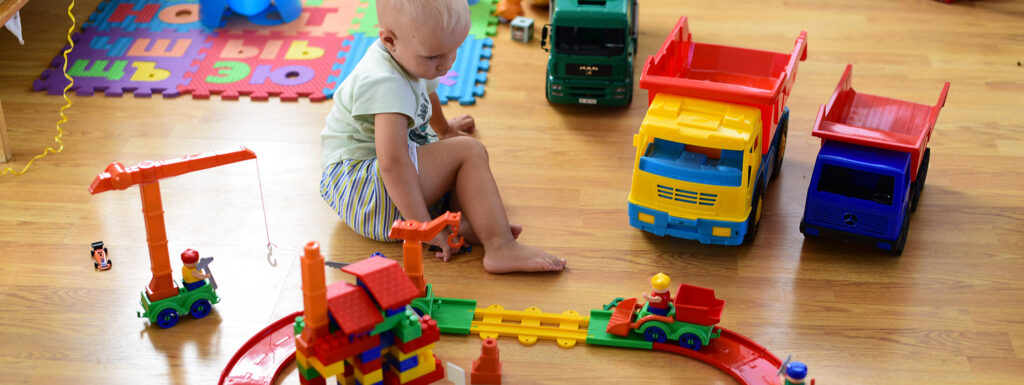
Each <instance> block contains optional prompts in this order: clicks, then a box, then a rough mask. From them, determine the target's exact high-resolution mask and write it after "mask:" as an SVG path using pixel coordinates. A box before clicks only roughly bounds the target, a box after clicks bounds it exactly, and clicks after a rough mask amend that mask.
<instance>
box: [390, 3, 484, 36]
mask: <svg viewBox="0 0 1024 385" xmlns="http://www.w3.org/2000/svg"><path fill="white" fill-rule="evenodd" d="M377 19H378V20H379V22H380V26H381V28H392V29H394V28H396V27H399V26H400V25H403V26H404V25H408V24H409V23H422V24H423V25H424V26H428V27H431V28H437V29H438V30H440V31H443V32H452V31H456V30H458V29H459V28H464V27H466V26H468V25H469V24H470V19H469V3H468V2H467V0H377Z"/></svg>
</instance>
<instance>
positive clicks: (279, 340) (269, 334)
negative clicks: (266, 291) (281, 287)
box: [217, 311, 302, 385]
mask: <svg viewBox="0 0 1024 385" xmlns="http://www.w3.org/2000/svg"><path fill="white" fill-rule="evenodd" d="M301 315H302V311H297V312H294V313H292V314H289V315H287V316H284V317H282V318H281V319H279V320H277V321H276V322H274V323H272V324H270V325H269V326H267V327H265V328H263V330H260V331H259V333H256V335H254V336H252V338H249V340H248V341H246V342H245V344H244V345H242V347H241V348H239V349H238V351H237V352H235V355H234V356H232V357H231V360H229V361H228V364H227V366H225V367H224V370H223V371H221V373H220V380H218V381H217V385H271V384H273V383H274V380H275V378H276V377H277V376H278V375H279V374H281V371H282V370H284V367H285V366H288V364H290V363H292V360H294V359H295V329H294V325H295V317H298V316H301Z"/></svg>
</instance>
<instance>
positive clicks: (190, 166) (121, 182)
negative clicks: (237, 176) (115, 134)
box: [89, 146, 256, 194]
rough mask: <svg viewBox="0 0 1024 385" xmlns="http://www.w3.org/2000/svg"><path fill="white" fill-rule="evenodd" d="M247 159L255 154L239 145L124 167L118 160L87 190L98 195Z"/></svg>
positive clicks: (93, 181) (254, 157)
mask: <svg viewBox="0 0 1024 385" xmlns="http://www.w3.org/2000/svg"><path fill="white" fill-rule="evenodd" d="M249 159H256V153H255V152H253V151H252V150H250V149H248V148H245V147H241V146H239V147H238V148H237V149H232V150H229V151H214V152H207V153H202V154H195V155H188V156H183V157H181V158H176V159H168V160H164V161H152V160H147V161H143V162H141V163H139V165H137V166H134V167H128V168H125V167H124V165H122V164H121V163H117V162H114V163H111V164H110V165H109V166H107V169H106V170H104V172H102V173H100V174H99V175H97V176H96V178H95V179H93V180H92V184H91V185H89V193H91V194H99V193H101V192H105V191H110V190H124V189H127V188H128V187H131V186H134V185H137V184H145V183H150V182H155V181H158V180H160V179H163V178H170V177H172V176H178V175H181V174H187V173H190V172H192V171H199V170H205V169H208V168H213V167H217V166H223V165H225V164H230V163H235V162H240V161H243V160H249Z"/></svg>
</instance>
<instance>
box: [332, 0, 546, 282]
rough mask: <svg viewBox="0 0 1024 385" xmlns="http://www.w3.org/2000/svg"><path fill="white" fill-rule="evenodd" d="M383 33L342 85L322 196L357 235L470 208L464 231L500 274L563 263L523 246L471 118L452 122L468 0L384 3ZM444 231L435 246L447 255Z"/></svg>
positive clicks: (381, 236) (380, 11)
mask: <svg viewBox="0 0 1024 385" xmlns="http://www.w3.org/2000/svg"><path fill="white" fill-rule="evenodd" d="M377 18H378V21H379V27H380V38H379V39H378V40H377V41H376V42H374V43H373V45H372V46H371V47H370V48H369V50H368V51H367V52H366V55H365V56H363V58H362V60H361V61H360V62H359V64H357V65H356V67H355V68H354V69H353V71H352V73H351V74H350V75H349V76H348V77H347V78H346V79H345V81H343V82H342V83H341V85H339V86H338V89H337V90H336V91H335V93H334V104H333V107H332V108H331V112H330V114H329V115H328V116H327V122H326V127H325V128H324V130H323V132H322V133H321V139H322V151H323V154H322V159H321V166H322V167H323V174H322V176H321V181H320V193H321V195H322V196H323V198H324V200H325V201H327V203H328V204H330V206H331V208H333V209H334V210H335V211H336V212H337V213H338V215H340V216H341V218H342V220H344V221H345V223H347V224H348V225H349V226H350V227H352V229H353V230H355V231H356V232H357V233H359V234H361V235H363V236H365V237H368V238H372V239H375V240H378V241H387V240H389V239H388V237H387V235H388V232H389V231H390V229H391V224H392V223H393V222H394V221H395V220H396V219H402V218H405V219H412V220H417V221H421V222H428V221H430V219H431V218H433V217H435V216H437V215H440V214H441V213H443V212H444V211H445V208H446V206H447V207H450V209H451V210H452V211H462V213H463V223H461V224H460V233H462V235H463V236H465V238H466V240H467V241H469V242H470V243H475V244H483V245H484V269H486V270H487V271H489V272H492V273H506V272H513V271H557V270H562V269H563V268H564V267H565V260H564V259H559V258H555V257H553V256H551V255H550V254H548V253H546V252H544V251H543V250H540V249H538V248H535V247H531V246H526V245H523V244H521V243H519V242H518V241H517V240H516V238H517V237H518V236H519V233H520V232H521V231H522V227H521V226H518V225H515V224H510V223H509V222H508V216H507V215H506V213H505V207H504V204H503V203H502V201H501V196H500V195H499V194H498V186H497V185H496V184H495V182H494V176H493V175H492V174H491V169H490V166H489V165H488V155H487V150H486V149H485V148H484V146H483V144H481V143H480V142H479V141H477V140H476V139H474V138H473V137H471V136H469V134H471V133H472V132H473V130H474V129H475V128H476V124H475V122H474V121H473V118H472V117H470V116H468V115H462V116H458V117H455V118H453V119H451V120H446V119H445V117H444V114H443V113H442V112H441V104H440V100H439V99H438V97H437V93H436V92H435V90H436V89H437V84H438V83H437V78H438V77H440V76H443V75H445V74H446V73H447V72H448V70H449V69H450V68H451V66H452V64H453V63H454V61H455V53H456V50H457V49H458V48H459V45H461V44H462V41H463V40H465V39H466V36H467V35H468V34H469V27H470V20H469V6H468V4H467V1H466V0H377ZM449 234H450V232H449V231H448V230H447V229H446V230H443V231H441V233H439V234H438V235H437V236H436V237H434V239H433V240H432V241H431V242H430V244H432V245H435V246H438V247H440V248H441V251H439V252H438V253H437V257H439V258H443V259H444V260H445V261H447V260H448V258H449V257H451V254H452V250H451V248H450V247H449V246H448V244H447V242H446V239H447V237H448V235H449Z"/></svg>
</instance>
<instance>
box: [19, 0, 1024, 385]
mask: <svg viewBox="0 0 1024 385" xmlns="http://www.w3.org/2000/svg"><path fill="white" fill-rule="evenodd" d="M98 3H99V1H98V0H80V1H78V2H77V6H76V12H75V14H76V15H77V16H78V18H79V22H81V21H82V20H84V19H85V17H86V16H87V15H88V14H89V13H90V12H91V11H92V10H94V9H95V8H96V5H97V4H98ZM641 3H642V4H641V9H640V22H641V25H640V35H641V36H640V50H639V55H640V57H646V56H648V55H650V54H651V53H653V52H654V51H655V50H656V49H657V47H659V46H660V44H661V42H662V41H663V39H664V37H665V36H666V34H667V33H668V32H669V30H670V28H671V27H672V26H673V24H674V23H675V22H676V20H677V19H678V17H679V16H681V15H686V16H689V17H690V26H691V30H692V32H693V36H694V38H695V40H696V41H699V42H706V43H718V44H725V45H735V46H742V47H750V48H757V49H764V50H771V51H779V52H788V51H789V50H790V49H791V47H792V44H793V41H794V39H795V38H796V36H797V34H798V33H799V32H800V30H806V31H807V33H808V42H809V51H808V52H809V55H808V60H807V61H806V62H805V63H803V64H802V65H801V66H800V71H799V77H798V79H797V82H796V86H795V87H794V89H793V92H792V97H791V99H790V102H789V108H790V110H791V122H790V132H789V146H788V149H787V154H786V161H785V164H784V165H783V166H782V170H783V171H782V174H781V177H780V178H779V179H778V180H777V181H776V183H775V184H774V185H772V186H771V187H769V191H768V193H769V195H768V196H767V198H766V202H765V204H766V208H765V216H764V222H763V224H762V227H761V232H760V234H759V235H758V237H757V240H756V242H754V244H753V245H750V246H739V247H715V246H702V245H699V244H697V243H694V242H688V241H682V240H676V239H663V238H659V237H656V236H652V235H649V234H646V233H644V232H641V231H639V230H636V229H633V228H631V227H630V226H629V224H628V222H627V218H626V195H627V193H628V189H629V182H630V174H631V165H632V161H633V148H632V146H631V137H632V134H633V133H634V132H635V131H636V130H637V127H638V125H639V123H640V121H641V120H642V118H643V115H644V112H645V107H646V103H645V100H646V92H645V91H643V90H640V91H638V95H637V98H636V100H634V102H633V103H632V105H631V106H630V108H627V109H622V110H619V109H597V108H582V107H579V108H578V107H563V106H552V105H549V104H548V103H547V102H546V101H545V100H544V66H545V60H546V54H545V52H544V51H542V50H541V49H540V48H539V47H538V46H537V44H536V41H535V42H534V44H530V45H523V44H519V43H516V42H512V41H510V40H509V37H508V36H509V35H508V29H507V27H504V26H503V27H499V30H498V31H499V32H498V36H497V37H495V46H496V47H495V48H494V60H493V61H492V63H491V64H492V65H491V71H490V74H489V82H488V84H487V94H486V96H484V97H483V98H481V99H479V100H478V102H477V105H476V106H471V107H460V106H449V107H446V114H447V115H448V116H449V117H451V116H455V115H456V114H459V113H470V114H473V116H474V117H475V118H476V121H477V124H478V127H479V135H478V138H479V139H480V140H482V141H483V142H484V143H485V144H486V145H487V147H488V149H489V150H490V154H491V163H492V164H491V166H492V168H493V170H494V174H495V176H496V178H497V180H498V184H499V185H500V186H501V192H502V194H503V198H504V200H505V204H506V206H507V207H508V211H509V215H510V216H511V218H512V220H513V221H515V222H519V223H522V224H523V225H524V226H525V229H526V230H525V232H524V233H523V235H522V238H521V240H522V241H524V242H527V243H530V244H534V245H538V246H541V247H543V248H545V249H547V250H549V251H551V252H552V253H555V254H557V255H559V256H562V257H565V258H567V259H568V260H569V269H568V270H567V271H566V272H564V273H561V274H534V275H518V274H513V275H502V276H495V275H490V274H487V273H485V272H484V271H483V269H482V266H481V256H482V249H481V248H477V249H475V250H474V251H473V253H472V254H470V255H467V256H461V257H458V258H457V259H455V260H454V261H453V262H450V263H447V264H446V263H442V262H439V261H436V260H432V259H431V260H427V261H426V262H425V265H426V266H425V269H426V275H427V279H428V282H432V283H433V284H434V286H435V289H436V290H437V291H438V292H439V293H440V294H441V295H443V296H448V297H458V298H472V299H476V300H478V301H479V305H481V306H487V305H491V304H501V305H503V306H505V307H506V308H508V309H524V308H526V307H530V306H537V307H540V308H541V309H543V310H545V311H549V312H562V311H564V310H569V309H574V310H577V311H580V312H582V313H588V312H589V310H590V309H596V308H600V307H601V306H602V305H603V304H605V303H607V302H609V301H610V300H612V299H613V298H615V297H631V296H637V295H638V294H639V293H641V292H643V291H645V290H647V289H648V286H647V278H648V277H649V276H650V275H652V274H654V273H656V272H659V271H661V272H665V273H667V274H669V275H670V276H671V277H672V279H673V280H674V281H673V282H675V283H679V282H687V283H690V284H695V285H700V286H706V287H711V288H714V289H715V290H716V292H717V295H718V296H719V297H721V298H724V299H725V300H726V301H727V304H726V308H725V313H724V317H723V320H722V323H721V325H722V326H724V327H726V328H730V329H732V330H735V331H737V332H739V333H741V334H744V335H746V336H748V337H750V338H752V339H753V340H755V341H757V342H759V343H761V344H762V345H764V346H766V347H767V348H769V349H771V350H772V351H773V352H774V353H775V354H777V355H779V356H780V357H785V356H786V355H789V354H792V355H793V356H794V357H795V358H796V359H798V360H801V361H804V362H806V363H807V364H808V365H809V366H810V373H811V376H813V377H815V378H817V380H818V383H819V384H892V383H897V384H952V383H957V384H1020V383H1021V382H1022V381H1024V380H1022V378H1024V257H1022V254H1024V252H1022V251H1021V250H1022V249H1024V236H1022V233H1024V193H1022V191H1024V171H1022V170H1024V139H1022V135H1024V130H1022V128H1024V126H1022V123H1021V122H1024V67H1021V64H1020V61H1021V60H1024V29H1021V27H1022V26H1024V3H1021V2H1015V1H1010V0H991V1H989V0H977V1H960V2H957V3H954V4H949V5H947V4H943V3H940V2H936V1H930V0H902V1H890V0H866V1H843V0H786V1H779V0H769V1H757V2H754V1H720V0H698V1H669V0H662V1H656V0H642V1H641ZM64 6H65V4H64V3H63V2H60V1H52V0H34V1H31V2H29V3H28V4H27V5H26V6H25V8H24V9H23V10H22V18H23V20H22V21H23V24H24V28H25V40H26V45H25V46H19V45H17V42H16V41H15V39H14V38H13V37H12V36H10V35H9V34H6V32H0V100H3V108H4V115H5V116H6V118H7V125H8V129H9V135H10V141H11V146H12V152H13V155H14V159H13V161H12V163H10V165H13V166H15V167H18V168H20V167H21V166H23V165H24V162H25V161H26V160H27V159H28V158H30V157H31V156H33V155H35V154H37V153H39V152H40V151H41V150H42V149H43V148H44V147H46V146H47V145H49V144H50V143H51V142H52V140H53V135H54V133H55V130H54V123H55V122H56V120H57V118H58V116H57V110H58V108H59V107H60V106H61V105H62V103H63V101H62V100H61V99H60V98H59V97H53V96H48V95H46V94H45V93H37V92H33V91H32V90H31V84H32V80H33V79H34V78H35V77H36V76H37V75H38V74H39V73H40V72H41V71H42V70H43V69H44V68H45V67H46V65H47V63H49V61H50V60H51V58H52V57H53V55H54V54H56V53H57V52H58V49H60V47H61V46H62V45H63V39H64V33H65V32H64V31H66V29H67V20H66V16H62V13H63V10H62V7H64ZM527 11H528V12H529V13H530V14H531V15H532V16H534V17H535V18H536V19H537V24H538V25H543V24H544V23H545V21H546V18H547V16H546V10H544V9H528V10H527ZM538 36H539V34H538ZM847 63H853V64H854V66H855V72H856V76H855V80H854V82H855V87H856V88H857V89H858V90H861V91H864V92H868V93H871V94H877V95H885V96H889V97H893V98H897V99H907V100H911V101H915V102H919V103H924V104H931V103H934V102H935V99H936V98H937V96H938V93H939V90H940V89H941V87H942V83H943V82H944V81H947V80H948V81H950V82H951V83H952V86H951V88H950V93H949V99H948V101H947V104H946V108H945V109H944V110H943V111H942V114H941V115H940V117H939V122H938V125H937V126H936V128H935V134H934V136H933V140H932V144H931V148H932V150H933V151H932V163H931V170H930V174H929V177H928V185H927V188H926V189H925V193H924V195H923V197H922V200H921V207H920V209H919V210H918V211H917V212H916V213H915V215H914V216H913V219H912V220H911V230H910V237H909V241H908V244H907V246H906V252H905V254H904V255H903V256H902V257H900V258H895V257H891V256H889V255H886V254H884V253H882V252H879V251H876V250H874V249H872V248H869V247H861V246H855V245H844V244H841V243H831V242H825V241H819V240H805V239H804V237H803V236H802V235H801V234H800V232H799V231H798V229H797V225H798V223H799V220H800V217H801V214H802V212H803V204H804V196H805V194H806V190H807V184H808V180H809V177H810V172H811V166H812V164H813V161H814V156H815V153H816V150H817V147H818V144H819V141H818V140H816V139H815V138H813V137H811V135H810V129H811V126H812V124H813V121H814V118H815V115H816V113H817V108H818V105H819V104H821V103H824V102H826V101H827V100H828V98H829V96H831V94H832V91H833V89H834V87H835V84H836V82H837V81H838V79H839V76H840V74H841V72H842V70H843V67H844V66H845V65H846V64H847ZM639 71H640V67H639V66H638V67H637V72H638V73H639ZM72 99H73V100H74V106H73V107H72V108H71V109H70V112H69V116H70V121H69V123H68V124H67V125H66V126H65V129H66V131H67V134H66V135H65V136H64V144H65V149H64V151H63V152H62V153H60V154H57V155H50V156H47V157H46V158H44V159H42V160H41V161H38V162H36V163H35V165H34V166H33V167H32V168H31V169H30V170H29V172H28V173H27V174H26V175H24V176H21V177H16V178H15V177H11V176H9V175H8V176H3V177H0V341H2V342H0V383H4V384H26V383H27V384H58V383H75V384H122V383H123V384H137V383H147V384H211V383H214V382H215V381H216V378H217V376H218V375H219V373H220V371H221V369H222V368H223V367H224V365H225V363H226V362H227V360H228V358H229V357H230V356H231V355H232V354H233V353H234V352H235V350H236V349H237V348H238V347H239V346H240V345H241V344H242V343H243V342H244V341H245V340H246V339H248V338H249V337H250V336H251V335H252V334H253V333H255V332H256V331H258V330H259V329H261V328H263V327H264V326H265V325H267V324H269V323H270V322H272V321H273V320H275V319H277V318H279V317H281V316H283V315H285V314H288V313H290V312H292V311H294V310H298V309H301V307H302V300H301V291H300V274H299V273H300V272H299V264H298V263H296V262H297V259H298V258H297V256H298V255H299V254H300V252H301V247H302V245H303V244H304V243H305V242H307V241H309V240H318V241H320V242H321V243H322V245H323V250H324V252H325V253H326V255H327V256H328V258H329V259H331V260H335V261H354V260H358V259H361V258H365V257H367V256H369V255H370V253H372V252H374V251H381V252H383V253H385V254H387V255H389V256H394V257H399V256H400V250H401V247H400V245H399V244H394V243H391V244H382V243H376V242H372V241H368V240H365V239H361V238H360V237H358V236H357V235H355V234H354V233H353V232H352V231H351V230H350V229H349V228H348V227H346V226H345V225H344V224H343V223H341V222H340V221H339V220H338V218H337V217H336V216H335V215H334V214H333V213H332V212H331V210H330V209H329V208H328V206H327V205H326V204H325V203H323V202H322V201H321V199H320V197H319V194H318V182H319V176H320V170H319V160H320V136H319V132H320V130H321V128H322V125H323V119H324V117H325V116H326V114H327V112H328V110H329V108H330V105H329V104H328V103H309V102H308V101H300V102H284V103H282V102H279V101H276V100H272V101H270V102H251V101H249V100H241V101H220V100H217V98H214V99H213V100H192V99H191V98H190V97H187V96H186V97H180V98H177V99H165V100H161V98H160V97H156V98H154V99H136V98H133V97H130V96H129V97H125V98H106V97H102V96H96V97H73V98H72ZM239 145H244V146H248V147H249V148H251V149H253V150H254V151H255V152H256V153H257V154H258V155H259V171H260V172H261V176H262V192H263V196H264V197H265V198H266V218H267V220H268V222H269V229H270V240H271V241H272V242H274V243H275V244H277V245H279V246H280V247H279V248H278V249H277V250H276V251H275V258H277V260H278V262H279V263H278V265H277V267H271V266H269V265H268V263H267V262H266V250H265V244H266V243H267V236H266V232H265V230H264V226H263V222H264V213H263V211H262V209H261V202H260V185H259V179H258V178H257V167H256V163H254V162H244V163H238V164H235V165H230V166H225V167H219V168H215V169H210V170H207V171H202V172H196V173H192V174H189V175H185V176H181V177H177V178H173V179H168V180H165V181H162V182H161V185H162V189H163V199H164V208H165V211H166V213H165V219H166V224H167V233H168V237H169V238H170V244H169V246H170V250H171V253H172V255H177V253H180V252H181V250H183V249H185V248H195V249H198V250H199V251H200V253H202V255H204V256H214V257H215V258H216V262H215V263H214V264H213V265H212V270H213V272H214V274H215V275H216V277H217V280H218V282H219V283H220V285H221V289H219V290H218V292H219V294H220V295H221V296H222V298H223V301H222V302H221V303H220V304H218V305H216V306H215V308H214V312H213V313H212V314H211V315H210V316H209V317H208V318H206V319H203V320H198V321H196V320H192V319H184V320H183V321H182V322H181V323H180V324H179V326H177V327H174V328H173V329H169V330H159V329H157V328H155V327H151V326H149V325H148V322H147V321H145V320H143V319H138V318H136V317H135V311H136V310H138V309H139V308H140V307H139V303H138V299H139V292H140V290H141V289H142V288H143V287H144V286H145V285H146V284H147V283H148V281H149V277H150V273H149V260H148V258H147V249H146V233H145V230H144V226H143V221H142V215H141V213H140V199H139V195H138V193H137V192H136V191H137V189H136V188H133V189H130V190H128V191H124V192H120V191H115V192H108V193H104V194H100V195H97V196H90V195H89V194H88V192H87V186H88V185H89V183H90V182H91V180H92V179H93V177H95V176H96V174H97V173H99V172H101V171H103V169H104V168H105V167H106V165H107V164H109V163H110V162H113V161H119V162H122V163H124V164H126V165H134V164H136V163H138V162H140V161H143V160H161V159H168V158H173V157H177V156H181V155H185V154H191V153H198V152H204V151H209V150H216V149H222V148H229V147H232V146H239ZM98 240H103V241H105V242H106V245H107V246H108V247H109V248H110V256H111V258H112V259H113V261H114V268H113V269H112V270H110V271H106V272H95V271H93V269H91V267H92V264H91V263H90V259H89V257H88V254H89V243H90V242H93V241H98ZM179 266H180V265H178V264H177V262H176V258H175V260H174V262H172V267H173V268H174V269H175V271H176V275H177V271H178V268H179ZM341 279H347V278H345V277H343V274H341V273H335V272H329V273H328V282H334V281H337V280H341ZM479 346H480V344H479V340H478V339H477V337H475V336H469V337H462V336H455V337H452V336H446V337H444V338H443V339H442V341H441V342H440V343H439V345H438V346H437V349H436V352H437V354H438V356H439V357H440V358H441V359H442V360H444V361H449V360H450V361H451V362H454V363H455V364H457V365H459V366H461V367H463V368H466V369H467V370H468V368H469V367H470V365H471V361H472V360H473V359H474V358H476V357H477V355H479ZM500 349H501V359H502V361H503V363H504V373H505V376H504V381H505V383H507V384H539V383H546V384H566V383H573V384H623V383H627V384H718V383H721V384H728V383H733V380H732V379H731V378H729V377H728V376H726V375H725V374H723V373H720V372H718V371H716V370H715V369H714V368H712V367H710V366H707V365H704V364H702V363H700V362H697V361H694V360H691V359H687V358H683V357H679V356H674V355H669V354H665V353H654V352H645V351H634V350H622V349H614V348H605V347H592V346H577V347H575V348H574V349H571V350H562V349H559V348H558V347H557V346H556V345H555V344H554V343H551V342H540V343H538V344H536V345H534V346H521V345H519V344H518V343H517V342H515V341H514V340H512V339H502V340H501V341H500ZM286 373H287V377H288V379H286V380H285V381H284V383H291V384H295V383H297V380H296V376H297V374H296V372H295V371H294V370H293V369H288V371H287V372H286Z"/></svg>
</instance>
